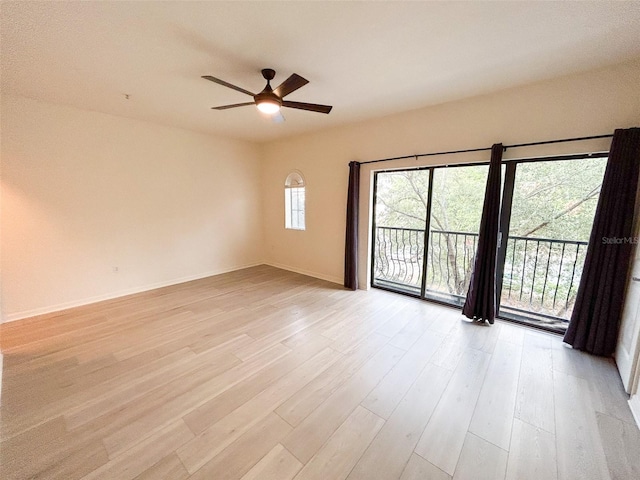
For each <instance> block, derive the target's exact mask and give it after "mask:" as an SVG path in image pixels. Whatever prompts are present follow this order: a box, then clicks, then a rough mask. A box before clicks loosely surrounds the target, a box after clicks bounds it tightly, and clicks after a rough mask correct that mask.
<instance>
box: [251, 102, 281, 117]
mask: <svg viewBox="0 0 640 480" xmlns="http://www.w3.org/2000/svg"><path fill="white" fill-rule="evenodd" d="M256 107H258V110H260V111H261V112H262V113H266V114H267V115H272V114H274V113H278V112H279V111H280V105H279V104H278V103H276V102H272V101H269V100H262V101H260V102H257V103H256Z"/></svg>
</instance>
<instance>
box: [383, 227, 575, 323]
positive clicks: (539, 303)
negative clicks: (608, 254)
mask: <svg viewBox="0 0 640 480" xmlns="http://www.w3.org/2000/svg"><path fill="white" fill-rule="evenodd" d="M477 244H478V235H477V234H476V233H470V232H454V231H443V230H431V232H430V243H429V249H428V262H427V269H426V276H427V278H426V283H425V285H426V293H427V294H428V295H433V296H437V297H444V298H445V299H449V300H450V301H453V302H454V303H461V302H462V301H463V299H464V296H465V295H466V293H467V290H468V287H469V281H470V279H471V271H472V269H473V262H474V258H475V254H476V247H477ZM586 247H587V242H577V241H568V240H557V239H550V238H534V237H519V236H509V237H508V239H507V251H506V259H505V266H504V274H503V285H502V294H501V299H500V303H501V310H505V311H506V310H508V311H509V312H514V313H515V314H517V315H524V316H531V315H533V316H535V317H537V318H547V319H549V320H551V321H553V320H559V321H566V320H568V319H569V318H570V316H571V311H572V309H573V305H574V302H575V296H576V292H577V289H578V285H579V283H580V276H581V274H582V267H583V265H584V257H585V254H586V251H587V248H586ZM423 257H424V230H420V229H412V228H398V227H376V232H375V251H374V262H373V266H374V268H373V272H374V282H375V284H376V285H380V286H385V287H388V288H393V289H396V290H400V291H405V292H409V293H416V294H419V293H420V288H421V283H422V271H423V260H424V258H423Z"/></svg>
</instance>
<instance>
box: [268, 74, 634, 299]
mask: <svg viewBox="0 0 640 480" xmlns="http://www.w3.org/2000/svg"><path fill="white" fill-rule="evenodd" d="M639 91H640V61H636V62H632V63H628V64H624V65H619V66H616V67H611V68H607V69H603V70H598V71H594V72H589V73H586V74H581V75H574V76H570V77H563V78H560V79H556V80H553V81H548V82H542V83H538V84H533V85H530V86H526V87H520V88H515V89H510V90H506V91H502V92H499V93H496V94H492V95H485V96H481V97H475V98H471V99H467V100H463V101H459V102H453V103H447V104H442V105H439V106H435V107H431V108H425V109H421V110H415V111H412V112H407V113H403V114H400V115H394V116H390V117H386V118H383V119H378V120H372V121H367V122H362V123H359V124H355V125H351V126H346V127H343V128H338V129H331V130H327V131H323V132H318V133H315V134H311V135H305V136H300V137H296V138H292V139H288V140H283V141H278V142H273V143H270V144H268V145H266V146H265V147H264V155H263V156H264V159H263V165H262V168H263V175H262V176H263V215H264V239H265V260H266V262H268V263H270V264H273V265H278V266H284V267H286V268H290V269H292V270H296V271H300V272H304V273H309V274H311V275H314V276H317V277H320V278H325V279H329V280H333V281H336V282H341V281H342V276H343V261H344V230H345V205H346V192H347V175H348V166H347V164H348V162H349V161H351V160H358V161H366V160H372V159H377V158H384V157H392V156H402V155H411V154H416V153H422V152H437V151H446V150H458V149H465V148H476V147H488V146H491V144H493V143H495V142H502V143H504V144H514V143H524V142H532V141H538V140H549V139H557V138H570V137H577V136H588V135H597V134H604V133H611V132H613V130H614V129H615V128H624V127H631V126H637V125H640V95H639V93H638V92H639ZM336 113H337V112H336ZM608 143H609V142H608V141H599V142H590V143H582V144H578V143H571V144H562V145H555V146H551V147H544V148H542V147H539V148H537V149H534V148H527V149H520V151H516V150H509V151H508V152H507V153H506V154H505V158H518V157H529V156H534V155H553V154H557V153H567V152H578V151H590V150H591V151H593V150H608ZM486 160H488V154H475V155H466V156H462V155H458V156H456V155H453V156H446V157H430V158H429V159H427V160H423V159H421V160H420V161H417V162H416V161H415V160H410V161H405V162H395V163H383V164H374V168H394V167H398V166H405V165H426V164H439V165H442V164H445V163H446V162H451V163H459V162H467V161H486ZM294 169H296V170H300V171H301V172H302V173H303V174H304V177H305V180H306V182H307V192H306V193H307V230H306V231H304V232H298V231H287V230H285V229H284V212H283V208H284V198H283V195H284V194H283V185H284V180H285V178H286V176H287V174H288V173H289V172H290V171H291V170H294ZM372 170H373V168H370V167H363V169H362V172H361V175H362V180H361V197H362V198H361V208H360V218H361V222H360V245H361V249H360V261H359V267H360V285H361V287H366V286H367V285H368V279H367V277H366V271H367V264H368V261H369V260H368V259H369V255H368V251H367V245H368V241H369V239H368V236H369V235H368V233H369V232H368V230H369V227H368V221H369V218H368V217H369V206H370V196H371V188H370V178H371V171H372ZM363 247H364V248H363Z"/></svg>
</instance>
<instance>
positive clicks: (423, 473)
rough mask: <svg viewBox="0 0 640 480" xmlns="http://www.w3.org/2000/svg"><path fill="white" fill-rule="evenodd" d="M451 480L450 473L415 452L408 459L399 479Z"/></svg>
mask: <svg viewBox="0 0 640 480" xmlns="http://www.w3.org/2000/svg"><path fill="white" fill-rule="evenodd" d="M427 479H428V480H451V475H449V474H447V473H445V472H443V471H442V470H440V469H439V468H438V467H436V466H435V465H433V464H432V463H429V462H428V461H426V460H425V459H424V458H422V457H421V456H419V455H416V454H415V453H414V454H413V455H412V456H411V458H410V459H409V463H407V468H405V469H404V472H403V473H402V476H401V477H400V480H427Z"/></svg>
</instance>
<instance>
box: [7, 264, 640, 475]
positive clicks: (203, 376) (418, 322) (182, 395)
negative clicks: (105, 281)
mask: <svg viewBox="0 0 640 480" xmlns="http://www.w3.org/2000/svg"><path fill="white" fill-rule="evenodd" d="M0 333H1V334H2V337H1V338H2V350H3V352H4V355H5V357H4V372H3V377H2V378H3V382H4V385H3V391H2V407H1V410H0V412H1V413H2V443H1V445H0V450H1V460H2V466H1V468H2V471H1V472H0V477H1V478H3V479H14V478H38V479H41V478H47V479H49V478H59V479H64V480H73V479H79V478H84V479H98V478H100V479H116V480H128V479H134V478H135V479H154V480H157V479H186V478H191V479H207V480H225V479H242V480H249V479H251V480H288V479H294V478H295V479H296V480H309V479H318V480H332V479H349V480H363V479H367V480H387V479H388V480H392V479H393V480H397V479H402V480H417V479H449V478H454V479H459V480H463V479H473V480H482V479H490V480H496V479H505V478H506V479H514V480H526V479H535V480H546V479H556V478H558V479H580V480H584V479H638V478H640V433H639V432H638V429H637V427H636V426H635V424H634V423H633V419H632V416H631V413H630V411H629V408H628V406H627V403H626V400H627V397H626V395H625V394H624V392H623V390H622V386H621V382H620V379H619V377H618V375H617V371H616V369H615V366H614V364H613V363H612V362H611V361H607V360H604V359H602V358H596V357H591V356H588V355H585V354H582V353H580V352H577V351H572V350H570V349H568V348H565V347H563V346H562V343H561V340H560V338H559V337H556V336H551V335H547V334H544V333H540V332H536V331H533V330H527V329H525V328H521V327H518V326H514V325H510V324H506V323H500V322H499V323H497V324H495V325H494V326H491V327H489V326H479V325H476V324H469V323H467V322H464V321H463V320H462V317H461V315H460V314H459V312H458V311H456V310H453V309H449V308H446V307H442V306H436V305H433V304H429V303H426V302H423V301H419V300H414V299H411V298H407V297H403V296H399V295H394V294H391V293H387V292H383V291H377V290H373V291H369V292H365V291H358V292H349V291H345V290H343V289H341V288H340V287H338V286H336V285H333V284H330V283H327V282H323V281H320V280H315V279H312V278H309V277H304V276H302V275H297V274H293V273H289V272H285V271H282V270H278V269H275V268H271V267H266V266H265V267H257V268H252V269H247V270H243V271H239V272H234V273H230V274H225V275H221V276H217V277H211V278H208V279H204V280H199V281H195V282H190V283H186V284H182V285H178V286H173V287H168V288H163V289H160V290H155V291H152V292H147V293H143V294H139V295H135V296H131V297H126V298H122V299H118V300H113V301H108V302H103V303H101V304H97V305H93V306H87V307H81V308H77V309H73V310H69V311H67V312H64V313H59V314H55V315H48V316H42V317H38V318H33V319H28V320H23V321H19V322H13V323H9V324H5V325H3V326H2V327H1V330H0Z"/></svg>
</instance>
